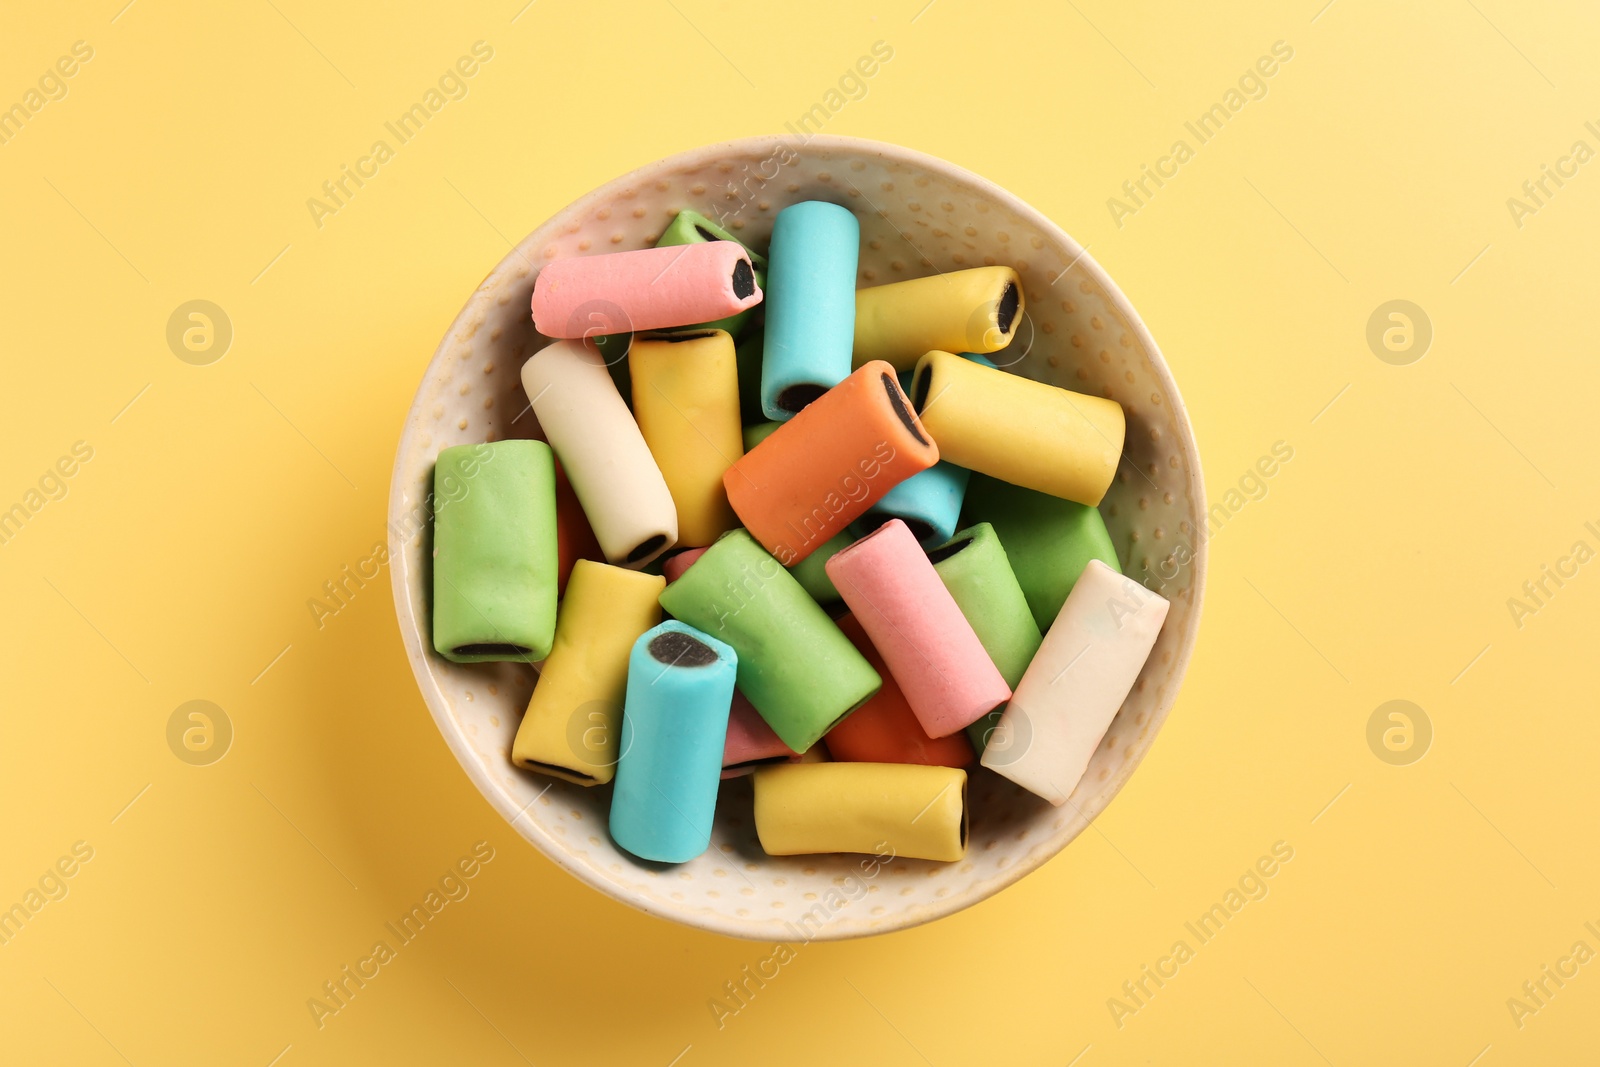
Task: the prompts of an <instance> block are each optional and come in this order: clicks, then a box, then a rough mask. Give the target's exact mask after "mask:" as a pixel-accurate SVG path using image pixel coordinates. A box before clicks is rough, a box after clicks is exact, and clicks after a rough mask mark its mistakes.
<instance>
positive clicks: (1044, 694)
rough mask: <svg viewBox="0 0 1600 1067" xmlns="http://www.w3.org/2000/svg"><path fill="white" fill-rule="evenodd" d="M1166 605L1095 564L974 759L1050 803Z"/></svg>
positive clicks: (1081, 767) (1123, 692) (1112, 709)
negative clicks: (981, 756)
mask: <svg viewBox="0 0 1600 1067" xmlns="http://www.w3.org/2000/svg"><path fill="white" fill-rule="evenodd" d="M1167 607H1168V604H1167V601H1166V599H1165V598H1164V597H1161V596H1159V595H1157V594H1155V593H1152V592H1151V591H1150V590H1148V589H1146V588H1145V587H1144V586H1142V585H1140V584H1139V583H1138V582H1136V581H1134V580H1133V579H1131V578H1126V577H1124V576H1123V575H1120V574H1118V573H1117V572H1116V571H1114V570H1112V569H1111V568H1110V567H1107V566H1106V565H1105V564H1104V563H1101V562H1100V561H1099V560H1091V561H1090V562H1089V565H1088V566H1087V567H1086V568H1085V569H1084V572H1083V575H1082V576H1081V577H1080V578H1079V579H1078V582H1077V584H1076V585H1074V586H1073V587H1072V592H1071V594H1070V595H1068V597H1067V600H1066V603H1065V604H1062V605H1061V613H1060V614H1059V615H1057V616H1056V621H1055V623H1054V624H1052V625H1051V627H1050V630H1049V632H1048V633H1046V634H1045V638H1044V644H1042V645H1041V646H1039V651H1038V652H1037V653H1036V654H1035V655H1034V657H1033V662H1032V663H1030V664H1028V669H1027V671H1025V672H1024V673H1023V675H1022V681H1020V682H1018V683H1017V690H1016V692H1015V693H1014V694H1012V697H1011V703H1010V704H1008V705H1007V706H1006V710H1005V712H1004V713H1003V714H1002V715H1001V716H1000V724H999V726H997V727H996V728H995V731H994V733H993V735H992V736H991V737H990V739H989V747H988V748H986V749H984V752H983V759H982V761H981V762H982V763H983V765H984V766H985V767H988V768H989V769H990V770H992V771H995V772H996V773H998V774H1002V775H1004V776H1005V777H1007V778H1009V779H1011V780H1012V781H1013V782H1016V783H1017V784H1018V785H1020V786H1022V787H1023V788H1024V789H1026V790H1028V791H1029V792H1031V793H1037V794H1038V795H1039V796H1041V797H1044V798H1045V799H1046V800H1048V801H1049V802H1050V803H1052V804H1054V805H1056V806H1057V807H1060V806H1061V805H1062V804H1065V803H1066V802H1067V798H1068V797H1070V796H1071V795H1072V791H1073V790H1074V789H1076V788H1077V786H1078V781H1079V779H1081V778H1082V777H1083V772H1084V771H1085V770H1086V769H1087V768H1088V766H1089V759H1090V757H1091V756H1093V755H1094V751H1095V749H1096V748H1098V747H1099V746H1100V740H1101V738H1103V737H1105V734H1106V730H1108V729H1109V728H1110V727H1111V720H1112V719H1114V718H1116V715H1117V711H1118V710H1119V709H1120V708H1121V707H1122V702H1123V701H1124V700H1126V699H1127V697H1128V693H1129V691H1130V690H1132V689H1133V683H1134V681H1135V680H1136V679H1138V677H1139V671H1140V670H1141V669H1142V668H1143V667H1144V662H1145V660H1146V659H1148V658H1149V656H1150V649H1151V648H1152V647H1153V646H1154V645H1155V643H1156V637H1157V636H1158V635H1159V634H1160V633H1161V624H1162V623H1163V622H1164V621H1165V620H1166V617H1167Z"/></svg>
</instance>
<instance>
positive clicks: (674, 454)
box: [628, 330, 744, 548]
mask: <svg viewBox="0 0 1600 1067" xmlns="http://www.w3.org/2000/svg"><path fill="white" fill-rule="evenodd" d="M628 370H629V372H630V373H631V374H632V377H633V415H634V418H635V419H637V420H638V422H639V430H640V432H641V433H643V434H644V440H645V443H646V444H647V445H649V446H650V454H651V455H652V456H654V457H655V460H656V466H658V467H660V468H661V474H662V477H664V478H665V479H666V480H667V490H668V491H669V492H670V493H671V494H672V502H673V504H674V505H675V506H676V507H677V509H678V545H679V547H684V548H702V547H704V546H706V545H709V544H711V542H713V541H715V540H716V539H717V538H718V536H720V535H721V534H723V533H726V532H727V531H729V530H731V529H733V528H734V527H736V526H738V525H739V519H738V517H737V516H735V515H734V513H733V509H732V508H731V507H729V506H728V494H727V491H726V490H725V489H724V488H723V486H722V475H723V472H724V471H726V470H727V469H728V468H729V467H731V466H732V465H733V464H734V462H735V461H737V460H738V459H739V458H740V457H741V456H743V455H744V434H743V430H742V427H741V424H740V420H739V376H738V367H737V361H736V359H735V356H734V350H733V340H732V338H730V337H729V336H728V335H727V334H726V333H724V332H723V331H722V330H708V331H704V332H701V333H693V334H677V335H654V336H646V337H636V338H635V339H634V342H633V347H632V348H631V349H630V350H629V352H628Z"/></svg>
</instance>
